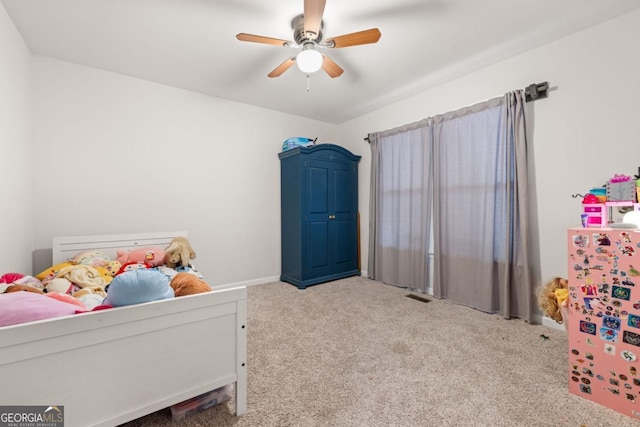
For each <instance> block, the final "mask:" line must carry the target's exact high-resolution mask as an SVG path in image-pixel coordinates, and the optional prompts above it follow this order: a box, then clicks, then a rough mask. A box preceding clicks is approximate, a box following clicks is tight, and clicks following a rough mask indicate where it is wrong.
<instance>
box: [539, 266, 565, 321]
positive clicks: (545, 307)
mask: <svg viewBox="0 0 640 427" xmlns="http://www.w3.org/2000/svg"><path fill="white" fill-rule="evenodd" d="M567 288H568V282H567V279H563V278H562V277H556V278H554V279H553V280H551V281H549V282H548V283H547V284H546V285H544V287H543V288H542V290H541V291H540V293H539V294H538V307H540V310H542V312H543V313H544V314H545V315H547V316H549V317H550V318H552V319H553V320H555V321H556V322H557V323H560V324H561V323H563V320H562V312H561V307H564V308H566V306H567V300H568V299H569V289H567Z"/></svg>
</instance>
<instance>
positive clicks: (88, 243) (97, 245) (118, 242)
mask: <svg viewBox="0 0 640 427" xmlns="http://www.w3.org/2000/svg"><path fill="white" fill-rule="evenodd" d="M178 236H183V237H188V236H187V232H186V231H167V232H157V233H137V234H103V235H96V236H67V237H54V238H53V247H52V249H53V252H52V257H51V259H52V261H53V265H56V264H59V263H61V262H64V261H66V260H68V259H70V258H73V257H74V256H75V255H76V254H78V253H80V252H82V251H86V250H90V249H91V250H99V251H101V252H104V253H105V254H106V255H109V256H110V257H114V258H115V255H116V250H118V249H136V248H144V247H147V246H157V247H160V248H163V249H164V248H166V247H167V246H169V243H170V242H171V240H172V239H173V238H174V237H178Z"/></svg>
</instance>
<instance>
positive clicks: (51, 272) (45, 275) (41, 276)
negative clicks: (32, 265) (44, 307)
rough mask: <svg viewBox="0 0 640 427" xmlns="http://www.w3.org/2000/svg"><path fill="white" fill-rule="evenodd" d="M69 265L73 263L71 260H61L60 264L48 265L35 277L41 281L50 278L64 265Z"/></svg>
mask: <svg viewBox="0 0 640 427" xmlns="http://www.w3.org/2000/svg"><path fill="white" fill-rule="evenodd" d="M70 265H74V263H73V262H71V261H65V262H61V263H60V264H56V265H54V266H53V267H49V268H47V269H46V270H44V271H43V272H41V273H38V274H36V279H38V280H40V281H41V282H42V281H43V280H44V279H49V280H51V279H53V278H54V277H55V276H56V274H58V271H60V270H62V269H63V268H65V267H69V266H70Z"/></svg>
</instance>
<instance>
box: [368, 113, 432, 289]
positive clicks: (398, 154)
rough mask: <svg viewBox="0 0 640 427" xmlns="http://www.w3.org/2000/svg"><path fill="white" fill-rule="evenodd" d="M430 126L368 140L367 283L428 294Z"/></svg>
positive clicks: (394, 131)
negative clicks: (382, 284) (369, 170)
mask: <svg viewBox="0 0 640 427" xmlns="http://www.w3.org/2000/svg"><path fill="white" fill-rule="evenodd" d="M430 140H431V138H430V128H429V121H428V120H422V121H419V122H416V123H412V124H410V125H406V126H402V127H400V128H396V129H391V130H388V131H385V132H379V133H375V134H370V135H369V142H370V145H371V158H372V163H371V192H370V194H371V202H370V208H369V209H370V212H369V214H370V215H369V218H370V223H369V267H368V273H369V277H371V278H372V279H376V280H379V281H381V282H384V283H387V284H392V285H395V286H401V287H407V288H411V289H417V290H420V291H422V292H426V291H427V286H428V284H429V283H428V277H429V264H428V260H429V242H430V240H431V236H430V230H431V211H432V200H433V197H432V194H433V193H432V192H433V182H432V176H433V175H432V172H431V169H432V150H431V143H430Z"/></svg>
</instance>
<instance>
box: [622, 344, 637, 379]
mask: <svg viewBox="0 0 640 427" xmlns="http://www.w3.org/2000/svg"><path fill="white" fill-rule="evenodd" d="M620 356H621V357H622V358H623V359H624V360H626V361H627V362H635V361H636V359H637V357H636V354H635V353H634V352H633V351H629V350H623V351H622V352H620ZM629 369H631V367H630V368H629ZM633 369H634V371H633V372H635V368H633ZM631 375H635V374H634V373H632V374H631Z"/></svg>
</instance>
